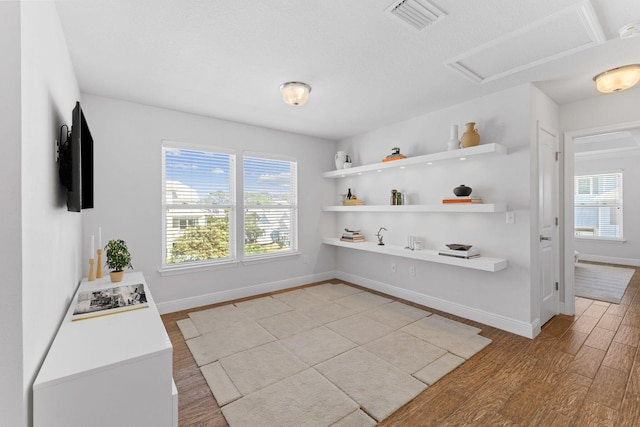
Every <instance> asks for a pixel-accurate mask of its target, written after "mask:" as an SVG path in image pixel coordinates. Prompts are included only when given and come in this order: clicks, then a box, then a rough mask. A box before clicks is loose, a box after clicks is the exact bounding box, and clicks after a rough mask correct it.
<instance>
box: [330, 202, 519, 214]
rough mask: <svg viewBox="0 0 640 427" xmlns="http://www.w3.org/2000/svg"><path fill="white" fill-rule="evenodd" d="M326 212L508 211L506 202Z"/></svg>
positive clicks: (368, 207) (350, 208)
mask: <svg viewBox="0 0 640 427" xmlns="http://www.w3.org/2000/svg"><path fill="white" fill-rule="evenodd" d="M322 210H323V211H325V212H398V213H401V212H460V213H474V212H475V213H494V212H506V210H507V206H506V205H505V204H504V203H467V204H463V203H460V204H453V203H451V204H444V203H442V204H439V205H436V204H434V205H359V206H340V205H338V206H324V207H323V208H322Z"/></svg>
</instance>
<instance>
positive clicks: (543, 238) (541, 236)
mask: <svg viewBox="0 0 640 427" xmlns="http://www.w3.org/2000/svg"><path fill="white" fill-rule="evenodd" d="M543 240H551V237H547V236H543V235H542V234H541V235H540V241H541V242H542V241H543Z"/></svg>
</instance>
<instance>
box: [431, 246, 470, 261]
mask: <svg viewBox="0 0 640 427" xmlns="http://www.w3.org/2000/svg"><path fill="white" fill-rule="evenodd" d="M438 255H442V256H450V257H454V258H463V259H471V258H478V257H479V256H480V251H479V250H478V249H476V248H469V249H468V250H466V251H465V250H460V249H441V250H440V251H439V252H438Z"/></svg>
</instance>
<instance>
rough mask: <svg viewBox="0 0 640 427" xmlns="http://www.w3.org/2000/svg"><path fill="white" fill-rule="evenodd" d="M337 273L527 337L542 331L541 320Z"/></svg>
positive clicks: (339, 276)
mask: <svg viewBox="0 0 640 427" xmlns="http://www.w3.org/2000/svg"><path fill="white" fill-rule="evenodd" d="M336 274H337V276H336V277H337V278H338V279H340V280H345V281H347V282H351V283H355V284H356V285H359V286H363V287H365V288H368V289H372V290H375V291H378V292H382V293H384V294H387V295H391V296H394V297H396V298H402V299H405V300H407V301H411V302H414V303H416V304H421V305H424V306H426V307H430V308H433V309H436V310H440V311H444V312H445V313H449V314H453V315H456V316H460V317H463V318H465V319H469V320H474V321H476V322H480V323H484V324H485V325H489V326H493V327H495V328H498V329H502V330H504V331H507V332H511V333H514V334H516V335H520V336H523V337H525V338H534V337H535V336H536V335H537V334H538V333H539V332H540V325H539V322H538V324H535V322H534V323H527V322H523V321H521V320H516V319H511V318H508V317H505V316H501V315H498V314H495V313H490V312H487V311H483V310H478V309H476V308H473V307H467V306H465V305H461V304H457V303H454V302H451V301H447V300H443V299H440V298H435V297H431V296H429V295H425V294H421V293H419V292H415V291H411V290H408V289H403V288H399V287H397V286H392V285H388V284H386V283H382V282H378V281H375V280H371V279H366V278H364V277H360V276H355V275H353V274H348V273H343V272H336Z"/></svg>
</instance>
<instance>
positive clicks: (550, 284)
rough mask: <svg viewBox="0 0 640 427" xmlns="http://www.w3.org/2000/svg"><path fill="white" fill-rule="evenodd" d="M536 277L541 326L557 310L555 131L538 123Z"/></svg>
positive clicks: (556, 138)
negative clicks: (537, 279) (538, 281)
mask: <svg viewBox="0 0 640 427" xmlns="http://www.w3.org/2000/svg"><path fill="white" fill-rule="evenodd" d="M537 134H538V180H539V181H538V184H539V185H538V191H539V194H538V196H539V200H538V209H539V211H538V236H539V244H538V278H539V280H540V283H539V289H540V325H541V326H542V325H544V324H545V323H546V322H547V321H548V320H549V319H551V318H552V317H553V316H555V315H556V314H558V313H559V292H558V289H557V283H558V262H557V260H558V243H559V242H558V225H557V218H558V187H559V182H558V161H557V157H556V153H557V152H558V132H557V131H556V130H554V129H548V128H545V127H543V126H541V125H540V123H538V132H537Z"/></svg>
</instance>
